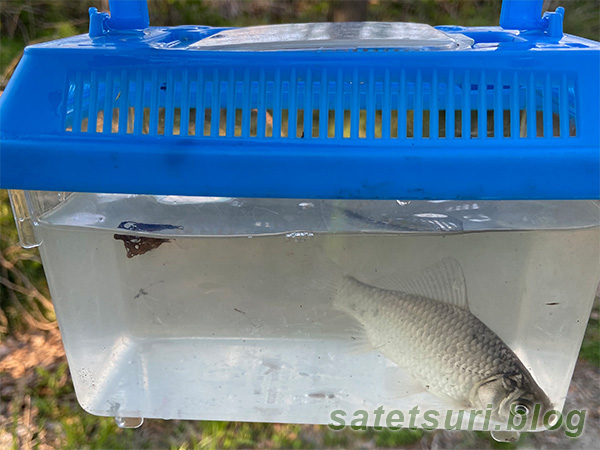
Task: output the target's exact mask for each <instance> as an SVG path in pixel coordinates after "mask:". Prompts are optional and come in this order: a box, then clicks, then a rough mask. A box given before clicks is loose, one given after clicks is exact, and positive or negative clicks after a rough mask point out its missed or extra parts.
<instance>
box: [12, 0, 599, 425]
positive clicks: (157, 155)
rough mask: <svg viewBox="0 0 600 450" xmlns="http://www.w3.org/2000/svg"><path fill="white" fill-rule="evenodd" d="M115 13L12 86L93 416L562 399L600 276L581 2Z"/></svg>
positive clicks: (593, 103) (34, 235)
mask: <svg viewBox="0 0 600 450" xmlns="http://www.w3.org/2000/svg"><path fill="white" fill-rule="evenodd" d="M110 7H111V11H112V13H111V14H110V15H109V14H108V13H104V12H98V11H97V10H96V9H95V8H92V9H90V30H89V34H86V35H81V36H75V37H70V38H67V39H60V40H57V41H52V42H47V43H42V44H37V45H32V46H30V47H28V48H27V49H26V50H25V54H24V56H23V59H22V61H21V62H20V64H19V66H18V68H17V69H16V71H15V73H14V76H13V78H12V79H11V80H10V83H9V84H8V86H7V88H6V90H5V92H4V94H3V95H2V97H1V98H0V125H1V130H0V145H1V150H0V158H1V159H0V169H1V172H0V175H1V178H0V182H1V186H2V187H3V188H7V189H9V190H10V196H11V202H12V206H13V211H14V215H15V218H16V222H17V225H18V229H19V233H20V239H21V244H22V245H23V246H24V247H35V246H39V249H40V252H41V255H42V260H43V264H44V268H45V271H46V275H47V278H48V282H49V285H50V291H51V295H52V299H53V302H54V305H55V308H56V314H57V318H58V322H59V325H60V330H61V333H62V337H63V341H64V346H65V350H66V354H67V358H68V362H69V367H70V371H71V374H72V377H73V382H74V385H75V390H76V393H77V398H78V400H79V402H80V404H81V406H82V407H83V408H84V409H85V410H86V411H88V412H90V413H91V414H95V415H100V416H114V417H119V418H120V419H119V420H120V422H121V423H122V424H125V425H129V426H131V425H135V424H138V423H139V420H137V419H135V418H142V417H149V418H165V419H211V420H236V421H240V420H241V421H261V422H292V423H315V424H326V423H332V414H333V412H335V411H337V413H336V414H337V416H336V417H338V418H339V417H342V416H341V413H340V412H339V411H342V412H345V414H346V416H345V417H346V418H347V422H346V423H349V419H350V418H351V417H352V414H353V412H354V411H356V410H366V411H374V410H375V409H376V408H378V407H379V406H383V407H384V409H385V410H386V411H390V410H399V411H404V412H405V413H406V412H407V411H408V410H409V409H411V408H412V407H414V406H418V407H419V408H420V409H421V410H427V409H435V410H437V411H440V414H443V413H444V411H446V410H453V408H454V409H455V408H457V407H462V408H466V409H471V408H478V407H480V406H481V404H483V405H484V406H483V407H484V408H485V401H486V400H487V401H489V405H490V408H491V410H493V414H492V419H493V418H494V417H496V418H500V419H502V418H503V417H504V418H506V416H503V414H504V412H505V408H506V407H507V405H508V404H510V405H512V406H514V405H515V404H516V407H517V409H518V408H521V410H522V411H525V410H527V411H526V412H529V408H530V406H528V403H527V402H526V401H525V400H523V399H522V400H519V401H517V400H518V399H517V400H515V399H516V396H517V394H515V393H514V392H516V391H511V390H510V389H513V388H514V389H517V388H518V389H520V390H521V391H520V392H521V393H522V392H524V391H526V390H527V389H526V387H527V386H525V384H524V383H528V385H529V386H533V385H535V386H536V389H537V390H535V392H536V393H538V396H537V400H538V401H539V402H540V403H542V404H543V407H544V408H546V409H549V408H550V407H552V408H554V409H556V410H559V411H560V410H561V409H562V407H563V403H564V399H565V397H566V394H567V391H568V388H569V383H570V380H571V376H572V373H573V369H574V366H575V362H576V359H577V355H578V350H579V348H580V345H581V341H582V338H583V334H584V330H585V326H586V323H587V320H588V317H589V314H590V310H591V307H592V302H593V299H594V295H595V292H596V288H597V286H598V280H599V278H600V250H599V248H600V219H599V217H600V209H599V199H600V182H599V180H600V152H599V148H600V132H599V127H598V124H599V123H600V117H599V116H600V114H599V106H598V105H600V92H599V89H600V83H599V70H600V44H599V43H597V42H593V41H590V40H587V39H583V38H580V37H576V36H571V35H567V34H563V31H562V20H563V15H564V10H563V8H558V9H557V10H556V11H554V12H547V13H545V14H544V15H543V16H542V15H541V11H542V0H533V1H504V3H503V6H502V15H501V18H500V26H493V27H461V26H437V27H431V26H429V25H424V24H412V23H374V22H366V23H335V24H334V23H313V24H294V25H274V26H259V27H249V28H211V27H207V26H180V27H150V26H149V22H148V9H147V4H146V2H145V1H144V0H136V1H119V0H112V1H111V2H110ZM414 305H417V306H414ZM424 305H434V306H435V307H436V308H437V307H438V306H439V308H438V309H437V310H436V311H437V312H435V313H433V312H426V314H425V313H424V314H425V316H424V318H421V319H422V320H421V319H419V318H417V316H415V315H413V316H411V315H405V314H408V312H409V311H412V310H413V309H411V308H413V306H414V308H417V309H418V308H421V307H423V308H425V306H424ZM442 306H443V308H445V309H443V308H442ZM427 307H429V306H427ZM432 307H433V306H432ZM440 308H442V309H440ZM440 311H441V312H440ZM455 316H456V317H459V316H460V317H464V318H465V320H468V324H476V327H475V325H473V326H474V327H475V328H472V329H471V328H469V327H470V326H471V325H468V324H467V325H465V326H462V328H460V327H459V328H460V329H458V331H456V333H454V331H452V330H454V328H452V327H453V326H454V325H453V324H454V323H455V322H453V321H454V319H453V317H455ZM419 320H420V321H419ZM445 320H449V321H450V322H451V323H449V325H448V326H446V325H444V323H445V322H444V321H445ZM456 320H458V319H456ZM461 320H462V319H461ZM465 323H467V322H465ZM386 330H387V331H386ZM460 330H462V331H460ZM388 332H389V334H386V333H388ZM453 333H454V334H453ZM461 333H462V334H461ZM465 333H466V334H465ZM438 343H440V344H439V345H440V346H439V347H436V346H437V345H438ZM489 343H492V344H493V345H495V346H496V347H493V348H492V347H490V348H488V347H487V345H488V344H489ZM490 345H491V344H490ZM434 347H435V348H434ZM436 349H437V350H436ZM440 349H441V350H440ZM499 349H500V350H499ZM432 352H433V353H432ZM436 352H437V353H436ZM486 352H487V353H486ZM415 354H418V355H421V356H420V357H415ZM411 355H412V356H411ZM461 358H462V359H461ZM481 358H483V359H481ZM507 358H508V359H507ZM461 361H462V362H461ZM507 361H508V362H507ZM417 366H418V367H417ZM473 367H475V368H478V369H474V368H473ZM507 367H512V369H510V370H509V369H507ZM473 377H475V378H473ZM477 377H479V378H477ZM494 386H497V387H498V389H500V388H502V389H509V391H507V392H508V393H507V394H506V395H507V397H505V396H504V394H502V395H500V394H497V392H500V391H495V390H494V391H493V393H491V392H492V391H490V390H489V389H487V388H491V387H494ZM484 388H485V389H487V390H485V389H484ZM494 389H496V388H495V387H494ZM502 392H504V391H502ZM509 394H510V395H509ZM519 395H522V396H523V395H524V394H519ZM532 395H533V394H532ZM534 397H535V396H534ZM522 398H525V397H522ZM507 399H508V400H507ZM530 400H531V399H530ZM482 402H483V403H482ZM515 402H516V403H515ZM524 402H525V404H523V403H524ZM457 405H458V406H457ZM503 408H504V409H503ZM503 411H504V412H503ZM542 412H544V411H542ZM440 417H443V415H442V416H440ZM374 419H375V416H374V415H373V414H369V419H368V422H369V424H370V425H372V424H373V423H374ZM420 420H421V419H418V420H417V422H416V424H417V425H418V424H419V423H424V422H422V421H420ZM443 422H444V421H443V419H442V420H440V423H439V424H437V425H435V426H433V428H435V427H443ZM534 422H535V420H534V421H533V422H532V425H531V428H535V423H534ZM405 426H407V425H406V424H405ZM483 426H484V425H483V422H482V421H481V420H479V418H477V420H475V428H479V429H481V428H482V427H483ZM542 428H543V427H542ZM540 429H541V428H540Z"/></svg>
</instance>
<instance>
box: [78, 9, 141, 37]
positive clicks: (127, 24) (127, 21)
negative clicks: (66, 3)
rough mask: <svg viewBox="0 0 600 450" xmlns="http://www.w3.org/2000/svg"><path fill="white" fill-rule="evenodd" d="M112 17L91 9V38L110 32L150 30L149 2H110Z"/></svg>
mask: <svg viewBox="0 0 600 450" xmlns="http://www.w3.org/2000/svg"><path fill="white" fill-rule="evenodd" d="M109 8H110V15H109V14H108V13H105V12H98V9H97V8H90V10H89V14H90V37H91V38H95V37H99V36H105V35H107V34H108V33H109V32H110V31H125V30H141V29H144V28H148V26H149V25H150V18H149V15H148V1H147V0H109Z"/></svg>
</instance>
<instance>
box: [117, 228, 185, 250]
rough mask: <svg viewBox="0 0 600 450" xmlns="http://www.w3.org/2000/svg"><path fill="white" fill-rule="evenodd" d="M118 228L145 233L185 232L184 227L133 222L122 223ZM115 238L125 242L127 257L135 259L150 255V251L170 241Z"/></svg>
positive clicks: (123, 236) (129, 236)
mask: <svg viewBox="0 0 600 450" xmlns="http://www.w3.org/2000/svg"><path fill="white" fill-rule="evenodd" d="M118 228H121V229H124V230H127V231H143V232H153V231H161V230H183V227H180V226H175V225H168V224H159V223H139V222H132V221H125V222H121V223H120V224H119V226H118ZM114 238H115V239H116V240H118V241H123V245H125V250H126V251H127V257H128V258H133V257H134V256H138V255H143V254H144V253H148V252H149V251H150V250H154V249H155V248H158V247H160V246H161V245H162V244H164V243H165V242H169V239H163V238H155V237H145V236H131V235H128V234H115V235H114Z"/></svg>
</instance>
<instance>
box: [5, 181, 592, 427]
mask: <svg viewBox="0 0 600 450" xmlns="http://www.w3.org/2000/svg"><path fill="white" fill-rule="evenodd" d="M15 195H17V196H20V195H22V193H20V192H17V193H13V201H14V197H15ZM26 197H27V199H28V202H29V205H30V207H31V208H30V209H31V211H33V213H32V216H33V217H32V219H33V224H34V226H33V229H34V233H35V238H36V239H37V241H39V242H41V246H40V251H41V254H42V259H43V262H44V267H45V270H46V274H47V277H48V281H49V285H50V290H51V293H52V298H53V301H54V304H55V306H56V310H57V317H58V320H59V324H60V328H61V332H62V335H63V339H64V344H65V349H66V352H67V357H68V360H69V366H70V369H71V373H72V375H73V381H74V384H75V389H76V392H77V397H78V399H79V401H80V403H81V405H82V407H83V408H84V409H85V410H86V411H88V412H90V413H92V414H96V415H105V416H121V417H154V418H165V419H211V420H243V421H259V422H269V421H274V422H295V423H320V424H327V423H332V416H331V414H332V412H334V411H337V410H343V411H346V412H348V417H351V416H352V414H353V412H354V411H356V410H366V411H370V412H371V413H370V414H369V424H371V425H372V424H373V420H374V415H373V414H372V411H374V410H375V409H376V408H378V407H379V406H383V407H384V409H385V410H386V411H389V410H401V411H404V412H405V413H406V412H407V411H409V410H410V409H411V408H412V407H414V406H418V407H419V408H420V409H421V410H422V411H424V410H428V409H435V410H437V411H440V413H441V414H445V411H446V410H447V409H452V408H456V405H455V404H454V405H453V404H452V402H448V399H447V398H443V397H440V396H438V395H436V394H435V393H431V392H428V391H427V388H426V386H424V385H423V380H419V379H416V377H415V376H414V374H411V372H410V371H409V370H407V369H406V367H404V366H403V365H402V364H401V363H399V362H398V361H397V360H394V357H390V356H389V352H386V351H383V352H382V351H381V349H380V348H378V347H377V346H376V345H375V343H374V342H372V340H370V339H369V338H368V337H365V336H364V335H363V334H364V333H365V329H364V326H361V325H360V320H357V318H356V317H353V316H352V314H348V312H347V311H344V310H343V309H341V308H339V306H338V307H336V304H335V297H336V296H337V295H338V294H339V292H340V291H339V286H340V283H343V280H347V279H348V278H345V276H347V275H350V276H353V277H354V278H355V279H356V280H359V281H360V282H362V283H365V284H367V285H370V286H375V287H377V288H388V289H394V287H395V285H394V282H395V281H394V280H400V281H398V283H408V284H406V285H407V286H408V285H410V280H411V279H412V280H415V279H420V277H421V274H422V273H427V271H428V270H429V271H431V270H432V269H431V268H436V267H439V265H440V261H448V260H452V261H453V262H454V263H455V264H457V265H458V267H460V269H461V270H462V273H463V276H464V282H465V285H466V292H467V294H468V304H469V308H470V311H471V312H472V314H474V315H475V316H476V317H477V318H479V319H480V320H481V321H482V322H483V323H485V324H486V325H487V327H489V329H490V330H492V331H493V333H495V334H496V335H497V336H498V337H499V338H501V339H502V340H503V341H504V342H505V344H506V345H507V346H508V347H509V348H511V349H512V350H513V351H514V352H515V354H516V355H517V356H518V358H519V360H520V361H521V362H522V363H523V365H524V367H526V368H527V370H528V371H530V373H531V375H532V376H533V378H534V379H535V381H536V382H537V384H538V385H539V387H540V388H541V389H542V390H543V391H544V392H545V394H546V395H547V397H548V398H549V399H550V401H551V402H552V405H553V406H554V407H555V408H556V409H558V410H560V409H561V408H562V406H563V402H564V399H565V396H566V394H567V390H568V387H569V383H570V379H571V375H572V372H573V368H574V366H575V362H576V358H577V354H578V350H579V346H580V344H581V340H582V337H583V333H584V330H585V326H586V323H587V318H588V316H589V313H590V309H591V305H592V301H593V298H594V293H595V290H596V288H597V285H598V280H599V278H600V254H599V252H600V250H599V249H600V228H599V211H600V209H599V203H598V202H597V201H473V202H459V201H412V202H410V201H357V200H339V201H334V200H298V199H245V198H219V197H181V196H143V195H119V194H82V193H56V192H40V191H31V192H27V193H26ZM398 285H399V284H397V285H396V286H398ZM368 300H369V299H365V304H367V303H368ZM398 326H401V325H400V324H398ZM361 333H363V334H361ZM443 333H444V330H440V336H437V337H438V338H443V339H452V336H448V337H446V336H444V334H443ZM432 338H434V339H435V336H433V337H432ZM420 420H422V419H417V422H416V424H419V423H420ZM348 423H349V421H348ZM465 423H466V422H465ZM439 426H440V427H442V426H443V423H440V424H439ZM474 426H475V428H481V427H482V426H483V425H482V423H481V420H479V419H477V420H475V425H474Z"/></svg>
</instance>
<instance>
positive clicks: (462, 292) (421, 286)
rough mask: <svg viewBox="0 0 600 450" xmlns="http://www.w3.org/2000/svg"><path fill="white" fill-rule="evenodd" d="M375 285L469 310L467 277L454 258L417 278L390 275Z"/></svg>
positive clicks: (432, 267) (446, 260)
mask: <svg viewBox="0 0 600 450" xmlns="http://www.w3.org/2000/svg"><path fill="white" fill-rule="evenodd" d="M373 284H374V285H376V286H378V287H381V288H383V289H388V290H393V291H400V292H403V293H405V294H412V295H419V296H421V297H427V298H431V299H434V300H438V301H440V302H444V303H448V304H451V305H455V306H458V307H460V308H463V309H466V310H468V309H469V304H468V300H467V284H466V282H465V276H464V274H463V271H462V267H461V265H460V263H459V262H458V261H457V260H456V259H454V258H450V257H446V258H444V259H442V260H441V261H439V262H437V263H436V264H434V265H432V266H429V267H427V268H426V269H425V270H423V271H422V272H421V273H420V274H418V275H417V276H413V277H401V276H396V275H389V276H384V277H380V278H378V279H377V280H375V281H374V282H373Z"/></svg>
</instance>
